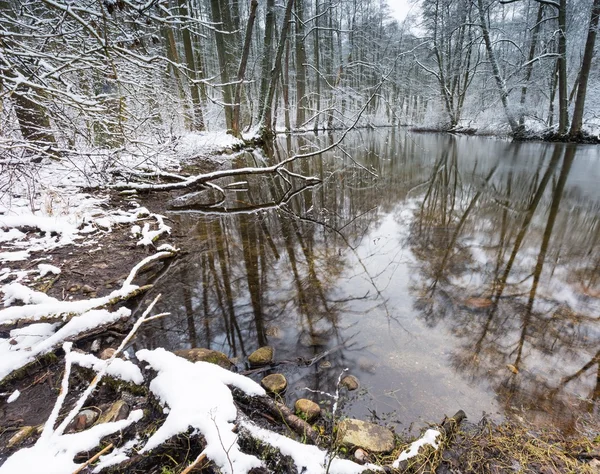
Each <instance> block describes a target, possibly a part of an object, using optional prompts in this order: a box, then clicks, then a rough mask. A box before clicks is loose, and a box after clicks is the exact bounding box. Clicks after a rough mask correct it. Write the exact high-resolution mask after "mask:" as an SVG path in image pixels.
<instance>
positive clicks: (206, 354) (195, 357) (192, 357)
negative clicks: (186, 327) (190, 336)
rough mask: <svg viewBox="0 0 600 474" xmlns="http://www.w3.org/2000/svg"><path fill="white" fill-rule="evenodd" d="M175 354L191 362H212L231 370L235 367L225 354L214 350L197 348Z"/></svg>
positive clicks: (181, 350)
mask: <svg viewBox="0 0 600 474" xmlns="http://www.w3.org/2000/svg"><path fill="white" fill-rule="evenodd" d="M174 354H175V355H177V356H179V357H183V358H184V359H187V360H189V361H190V362H210V363H211V364H216V365H218V366H219V367H223V368H224V369H230V368H231V366H232V365H233V362H231V361H230V360H229V358H228V357H227V356H226V355H225V354H223V353H222V352H219V351H214V350H212V349H204V348H201V347H195V348H192V349H180V350H178V351H174Z"/></svg>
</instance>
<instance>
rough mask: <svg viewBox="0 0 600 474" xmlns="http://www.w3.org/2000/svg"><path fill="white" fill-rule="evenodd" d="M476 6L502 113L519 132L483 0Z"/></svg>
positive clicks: (513, 130) (513, 129) (514, 130)
mask: <svg viewBox="0 0 600 474" xmlns="http://www.w3.org/2000/svg"><path fill="white" fill-rule="evenodd" d="M561 1H564V0H561ZM477 6H478V8H479V24H480V26H481V32H482V34H483V40H484V42H485V49H486V51H487V55H488V59H489V60H490V64H491V65H492V74H493V75H494V79H495V80H496V85H497V86H498V92H499V93H500V100H501V101H502V106H503V107H504V113H505V114H506V118H507V119H508V123H509V125H510V128H511V131H512V132H513V133H517V132H518V130H519V125H518V123H517V121H516V120H515V118H514V116H513V114H512V111H511V110H510V106H509V103H508V90H507V89H506V83H505V82H504V79H503V78H502V76H500V68H499V67H498V61H496V55H495V53H494V50H493V47H492V40H491V39H490V32H489V29H488V25H487V20H486V19H485V11H484V7H483V0H477Z"/></svg>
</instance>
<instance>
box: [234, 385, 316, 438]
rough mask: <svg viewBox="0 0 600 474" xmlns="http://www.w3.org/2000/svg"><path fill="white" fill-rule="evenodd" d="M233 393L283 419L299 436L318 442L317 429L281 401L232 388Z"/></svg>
mask: <svg viewBox="0 0 600 474" xmlns="http://www.w3.org/2000/svg"><path fill="white" fill-rule="evenodd" d="M233 394H234V396H236V397H238V398H241V399H242V400H243V401H244V402H246V403H248V404H250V405H252V404H254V405H259V406H260V407H261V408H263V409H266V410H267V411H268V412H269V413H271V415H273V416H275V417H277V418H278V419H280V420H281V421H283V422H284V423H285V424H286V425H287V426H288V427H290V428H291V429H292V430H294V431H295V432H296V433H298V434H299V435H300V436H302V437H303V438H306V439H307V440H308V441H310V442H311V443H312V444H318V441H319V433H317V431H315V429H313V427H312V426H310V424H308V423H307V422H306V421H304V420H303V419H302V418H300V417H298V416H296V415H295V414H294V413H293V412H292V410H290V409H289V408H288V407H287V406H285V405H284V404H283V403H279V402H278V401H276V400H273V399H272V398H270V397H268V396H254V397H248V396H247V395H245V394H244V393H243V392H241V391H240V390H233Z"/></svg>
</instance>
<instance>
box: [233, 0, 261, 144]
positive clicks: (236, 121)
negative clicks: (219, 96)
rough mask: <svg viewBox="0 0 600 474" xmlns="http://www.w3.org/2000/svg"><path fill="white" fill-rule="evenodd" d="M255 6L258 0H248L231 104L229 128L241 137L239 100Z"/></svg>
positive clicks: (236, 135) (254, 16) (250, 39)
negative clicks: (242, 43) (242, 46)
mask: <svg viewBox="0 0 600 474" xmlns="http://www.w3.org/2000/svg"><path fill="white" fill-rule="evenodd" d="M256 7H258V0H252V1H251V2H250V14H249V17H248V25H247V26H246V36H245V38H244V48H243V51H242V59H241V60H240V67H239V69H238V75H237V84H236V86H235V99H234V104H233V120H232V127H231V130H232V131H233V135H234V136H235V137H238V138H241V136H242V134H241V132H240V102H241V100H242V87H243V82H244V76H245V75H246V65H247V64H248V55H249V54H250V43H251V41H252V29H253V28H254V19H255V18H256Z"/></svg>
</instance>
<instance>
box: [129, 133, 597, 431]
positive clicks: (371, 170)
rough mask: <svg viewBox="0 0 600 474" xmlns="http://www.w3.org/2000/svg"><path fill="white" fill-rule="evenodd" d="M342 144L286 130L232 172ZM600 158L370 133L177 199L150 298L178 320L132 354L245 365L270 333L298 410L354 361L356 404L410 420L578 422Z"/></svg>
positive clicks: (590, 365) (584, 410)
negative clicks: (165, 259)
mask: <svg viewBox="0 0 600 474" xmlns="http://www.w3.org/2000/svg"><path fill="white" fill-rule="evenodd" d="M336 139H337V137H335V136H333V137H332V136H327V135H325V136H322V135H320V136H315V135H312V134H308V135H303V136H294V137H285V136H282V137H279V138H278V141H277V146H276V147H275V148H274V149H273V150H269V151H267V152H261V151H254V152H252V153H245V154H243V155H242V156H240V157H238V158H237V161H236V166H248V165H253V164H256V165H261V166H262V165H266V164H273V163H276V162H277V161H281V160H283V159H285V158H287V157H289V156H292V155H293V154H298V153H307V152H312V151H315V150H318V149H322V148H323V147H325V146H327V145H329V144H331V143H333V142H334V140H336ZM599 150H600V148H598V147H596V146H583V145H580V146H575V145H564V144H550V143H512V142H510V141H505V140H500V139H492V138H480V137H456V136H452V135H448V134H416V133H411V132H408V131H406V130H404V129H393V128H390V129H377V130H370V131H367V130H363V131H355V132H352V133H350V134H349V135H348V136H347V137H346V138H345V140H344V141H343V146H342V147H336V148H334V149H333V150H331V151H328V152H325V153H322V154H319V155H316V156H314V157H310V158H302V159H299V160H297V161H295V162H294V163H293V164H292V165H291V166H288V169H289V170H291V171H292V173H282V174H281V175H255V176H247V177H244V179H239V178H238V179H237V180H235V181H234V180H233V179H229V180H225V181H223V182H222V183H219V185H220V186H221V187H223V189H224V195H223V194H222V193H221V192H220V191H219V190H208V191H203V192H199V193H194V194H192V195H189V196H186V197H185V198H183V199H179V200H177V201H174V202H173V203H171V207H173V208H174V209H172V210H171V211H170V212H168V213H167V217H168V218H169V219H170V220H171V225H172V226H173V232H174V236H175V238H176V239H177V241H178V245H180V247H181V248H182V250H184V252H185V253H184V255H183V256H182V257H181V258H180V259H178V260H177V261H176V262H175V263H174V264H173V265H172V266H171V267H170V268H169V269H168V270H167V271H166V272H165V273H164V275H162V276H161V277H160V278H159V279H158V280H157V281H156V286H155V288H154V290H153V292H152V294H153V295H154V294H156V293H161V294H162V295H163V298H162V300H161V302H160V303H159V305H160V308H159V310H161V311H163V310H164V311H170V312H171V316H169V317H167V318H163V319H160V320H158V321H156V322H153V323H152V324H151V325H149V326H147V327H145V328H144V329H143V331H142V332H141V333H140V334H139V336H138V341H137V342H136V346H138V347H149V348H152V347H158V346H164V347H167V348H170V349H179V348H188V347H208V348H211V349H218V350H220V351H223V352H225V353H226V354H227V355H228V356H230V357H232V358H234V360H237V361H238V366H239V367H240V370H243V369H244V367H243V366H244V362H245V357H246V356H247V355H248V354H250V353H251V352H252V351H253V350H255V349H256V348H258V347H259V346H262V345H267V344H268V345H271V346H273V347H274V348H275V351H276V359H277V360H278V361H283V363H282V364H281V365H279V366H278V367H277V371H280V372H281V373H283V374H284V375H285V376H286V377H287V379H288V383H289V387H288V390H287V392H286V395H285V396H286V399H287V401H288V402H290V403H293V402H294V401H295V399H297V398H302V397H308V398H313V399H319V400H322V401H326V400H331V399H330V397H328V396H327V395H325V394H319V393H316V392H311V391H317V392H318V391H320V392H326V393H330V394H333V393H334V392H335V389H336V388H335V387H336V383H337V381H338V378H339V376H340V373H341V372H342V371H343V370H344V369H348V371H347V373H350V374H353V375H355V376H356V377H358V379H359V380H360V383H361V388H360V389H359V390H357V391H355V392H349V393H346V392H343V393H342V394H343V398H344V400H343V408H344V413H345V414H348V415H353V416H358V417H361V418H363V419H371V420H376V421H383V422H386V423H389V424H392V425H396V427H397V428H398V429H400V430H408V431H410V430H411V429H415V427H416V428H420V427H421V426H423V425H424V424H425V423H427V422H435V421H441V419H442V418H443V416H444V415H448V416H451V415H452V414H454V412H456V411H457V410H458V409H463V410H464V411H465V412H466V413H467V415H468V416H469V418H470V419H471V420H472V421H476V420H478V419H479V418H480V417H481V416H482V415H483V414H484V413H485V414H487V415H488V416H489V417H491V418H492V419H494V420H502V419H505V418H506V417H520V418H519V419H522V420H526V421H528V422H531V423H534V424H535V425H538V426H555V427H559V428H560V429H561V430H562V431H563V432H565V433H569V432H572V431H573V430H574V429H575V427H576V423H578V422H579V421H578V420H581V419H582V417H585V416H590V414H591V415H592V416H593V415H595V414H596V410H597V409H598V399H599V398H600V350H599V349H600V344H599V343H600V221H599V218H600V152H599ZM301 176H312V177H315V178H318V180H319V181H318V182H316V181H315V180H305V179H302V178H301ZM261 375H265V374H264V373H263V374H260V375H258V374H257V375H255V378H256V379H257V380H260V376H261Z"/></svg>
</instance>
